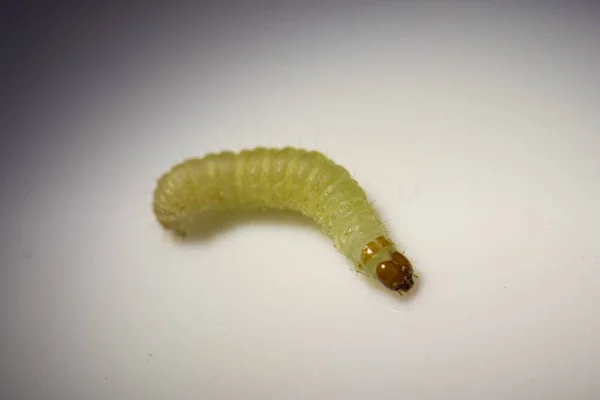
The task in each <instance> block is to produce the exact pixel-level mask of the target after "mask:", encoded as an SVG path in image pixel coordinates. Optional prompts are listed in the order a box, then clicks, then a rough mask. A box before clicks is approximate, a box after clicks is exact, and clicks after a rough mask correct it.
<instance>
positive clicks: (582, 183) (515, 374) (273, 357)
mask: <svg viewBox="0 0 600 400" xmlns="http://www.w3.org/2000/svg"><path fill="white" fill-rule="evenodd" d="M79 18H80V19H79V20H76V21H75V22H73V21H70V22H68V23H67V22H64V24H63V26H67V27H70V28H68V29H71V30H68V29H67V28H65V32H67V33H65V34H64V35H63V36H60V35H59V36H56V37H52V38H51V39H48V40H49V42H48V43H47V44H46V45H44V43H45V42H44V40H42V39H40V42H39V43H40V48H39V49H38V50H39V51H38V53H39V54H38V53H36V54H38V55H37V57H38V59H39V60H43V61H44V62H43V63H39V64H36V65H34V63H33V62H32V64H31V65H29V66H28V67H27V68H29V69H27V68H24V72H23V73H24V74H29V75H27V76H28V78H27V80H25V79H23V82H21V83H20V84H21V85H22V86H21V87H20V88H19V90H17V91H15V93H18V94H19V96H21V97H20V98H21V99H22V100H23V99H24V100H23V101H22V105H21V106H20V109H19V112H17V113H13V114H15V115H13V116H12V117H16V118H15V120H17V119H18V121H17V122H16V124H15V125H14V126H15V127H18V128H19V129H18V130H17V129H15V132H17V131H18V132H19V135H20V136H18V137H17V136H15V137H14V138H13V139H9V141H8V142H7V143H8V145H6V146H4V149H3V153H4V156H3V157H4V160H5V162H6V167H3V169H4V171H3V174H2V180H3V182H2V187H3V192H4V193H3V194H2V209H1V210H2V213H1V216H2V228H1V229H2V237H1V242H0V257H1V266H2V269H1V270H0V289H1V291H0V300H1V301H0V317H1V323H0V334H1V335H0V339H1V342H0V350H1V356H0V368H1V370H0V395H1V396H0V397H2V398H3V399H45V400H54V399H57V400H58V399H78V400H84V399H94V400H95V399H236V398H244V399H261V400H267V399H370V398H374V399H375V398H378V399H384V398H406V399H546V400H547V399H566V398H569V399H593V398H598V397H600V383H599V382H598V371H599V370H600V361H599V360H600V339H599V337H600V332H599V330H600V312H599V311H600V309H599V308H600V307H599V302H600V295H599V294H598V285H599V282H600V249H599V246H598V240H599V238H600V188H599V182H600V161H599V160H598V151H599V150H600V136H599V132H600V117H599V111H600V90H599V89H600V79H599V78H598V76H599V75H598V71H599V70H600V24H598V20H599V19H600V16H599V14H598V11H597V9H594V8H591V7H589V6H587V5H585V4H583V3H575V2H571V4H569V2H566V1H565V2H562V3H560V2H546V3H540V2H538V3H534V2H530V3H527V5H523V4H519V3H517V2H494V3H492V2H489V3H483V2H475V1H471V2H462V3H458V2H443V3H442V2H437V3H432V2H395V3H394V2H388V3H375V2H372V3H369V2H363V4H359V3H358V2H347V3H342V2H337V3H327V4H320V5H319V4H318V3H313V4H309V3H295V4H294V5H290V4H284V3H279V4H278V5H277V4H259V3H254V4H253V5H250V4H249V3H248V4H246V5H243V6H241V5H236V6H233V5H230V6H225V5H222V6H218V7H217V6H209V5H197V6H195V7H194V8H193V9H183V8H181V9H177V8H176V7H174V6H173V7H172V8H170V7H163V8H162V9H159V8H149V7H147V8H132V7H123V8H122V9H113V10H111V11H110V12H100V11H98V12H95V13H89V14H87V16H86V17H85V18H84V17H79ZM69 24H70V25H69ZM41 31H42V30H41V29H40V32H41ZM40 32H38V35H40V38H43V36H44V34H48V35H50V33H44V32H41V33H40ZM57 35H58V34H57ZM25 81H26V82H25ZM259 145H262V146H283V145H293V146H301V147H306V148H312V149H317V150H320V151H323V152H324V153H326V154H327V155H328V156H330V157H331V158H333V159H334V160H335V161H337V162H338V163H340V164H342V165H344V166H345V167H347V168H348V169H349V170H350V171H351V172H352V173H353V174H354V176H355V177H356V179H357V180H358V181H359V182H360V183H361V184H362V185H363V187H364V188H365V190H366V191H367V192H368V194H369V196H370V198H371V199H372V200H374V201H375V204H376V207H377V209H378V210H379V212H380V213H381V215H382V218H383V219H384V220H386V221H388V222H387V224H388V226H389V228H390V230H391V231H392V233H393V236H394V238H396V239H397V240H398V241H399V242H400V243H401V244H402V246H403V248H405V249H406V254H407V255H408V256H409V257H410V258H411V259H412V260H413V262H414V264H415V266H416V268H417V270H418V272H419V274H420V275H421V280H420V284H419V286H418V288H417V290H415V293H414V295H412V296H409V297H406V298H400V297H398V296H393V295H391V294H389V293H387V292H385V291H383V290H380V289H379V288H378V287H377V285H374V284H372V282H370V281H368V280H365V279H364V278H361V277H358V276H357V275H356V274H354V273H353V272H351V271H350V269H349V265H348V264H347V261H346V260H345V258H344V257H343V256H342V255H341V254H339V253H338V252H337V251H336V250H335V248H334V247H333V246H332V243H331V241H330V240H328V239H327V238H326V237H324V236H322V235H321V234H320V233H319V231H318V229H317V228H316V227H315V226H313V225H312V224H311V223H310V222H309V221H304V220H303V219H301V218H293V217H288V216H281V218H280V217H279V216H277V215H271V214H266V215H260V214H257V215H255V216H252V215H251V216H246V217H244V218H243V221H235V220H231V221H226V222H225V223H224V225H223V226H221V227H219V228H216V230H215V233H214V234H213V235H209V236H208V237H206V238H205V239H204V240H197V241H194V242H192V243H180V242H178V241H175V240H173V239H172V238H171V237H170V236H169V235H168V234H167V233H165V232H164V231H163V230H162V229H161V228H160V226H159V225H158V224H157V223H156V222H155V220H154V217H153V215H152V210H151V201H152V192H153V190H154V185H155V182H156V179H157V178H158V177H159V176H160V174H162V173H163V172H164V171H165V170H166V169H168V168H169V167H170V166H171V165H172V164H175V163H177V162H179V161H181V160H183V159H184V158H187V157H193V156H201V155H203V154H205V153H207V152H211V151H219V150H240V149H244V148H251V147H255V146H259ZM7 160H9V161H10V162H9V161H7Z"/></svg>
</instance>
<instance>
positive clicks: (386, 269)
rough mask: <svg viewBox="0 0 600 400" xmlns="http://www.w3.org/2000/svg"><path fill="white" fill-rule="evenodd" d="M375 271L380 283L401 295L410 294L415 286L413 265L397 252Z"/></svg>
mask: <svg viewBox="0 0 600 400" xmlns="http://www.w3.org/2000/svg"><path fill="white" fill-rule="evenodd" d="M375 271H376V273H377V279H379V282H381V283H382V284H383V285H384V286H385V287H386V288H388V289H390V290H393V291H397V292H400V294H402V293H404V292H408V291H409V290H410V289H411V288H412V287H413V285H414V280H413V276H414V272H413V267H412V264H411V263H410V261H408V258H406V257H405V256H404V255H403V254H401V253H399V252H397V251H395V252H393V253H392V255H391V259H390V260H387V261H383V262H381V263H379V264H378V265H377V268H376V269H375Z"/></svg>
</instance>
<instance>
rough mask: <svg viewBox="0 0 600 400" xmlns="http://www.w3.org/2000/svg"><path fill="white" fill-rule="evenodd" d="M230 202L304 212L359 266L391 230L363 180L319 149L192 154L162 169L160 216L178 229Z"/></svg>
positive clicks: (156, 197) (236, 205) (158, 195)
mask: <svg viewBox="0 0 600 400" xmlns="http://www.w3.org/2000/svg"><path fill="white" fill-rule="evenodd" d="M231 208H275V209H290V210H294V211H298V212H301V213H302V214H304V215H306V216H307V217H309V218H311V219H313V220H314V221H315V222H316V223H317V224H319V226H320V227H321V229H322V230H323V232H325V234H327V235H328V236H329V237H331V238H332V239H333V241H334V243H335V246H336V248H337V249H338V250H339V251H340V252H342V253H343V254H344V255H346V256H347V257H348V258H350V259H351V260H352V261H353V262H354V263H355V265H357V264H358V263H359V262H360V255H361V250H362V249H363V247H364V246H365V245H366V243H368V242H369V241H371V240H373V238H376V237H379V236H385V234H386V233H385V230H384V228H383V226H382V224H381V223H380V222H379V221H378V219H377V216H376V214H375V212H374V210H373V208H372V207H371V206H370V205H369V203H368V201H367V197H366V195H365V192H364V191H363V189H362V188H361V187H360V186H359V185H358V183H357V182H356V181H355V180H354V179H353V178H352V177H351V176H350V174H349V173H348V172H347V171H346V170H345V169H344V168H342V167H341V166H339V165H337V164H335V163H334V162H332V161H331V160H329V159H328V158H327V157H325V156H324V155H323V154H321V153H318V152H316V151H307V150H301V149H294V148H283V149H265V148H257V149H254V150H244V151H242V152H240V153H238V154H235V153H232V152H223V153H219V154H209V155H207V156H205V157H203V158H198V159H190V160H187V161H184V162H182V163H181V164H178V165H176V166H175V167H173V168H172V169H171V171H169V172H167V173H166V174H165V175H163V176H162V177H161V178H160V179H159V182H158V186H157V188H156V191H155V194H154V210H155V213H156V215H157V216H158V219H159V221H160V222H161V223H162V224H163V225H164V226H165V227H166V228H168V229H173V230H175V231H178V232H180V233H185V230H186V222H187V221H189V220H190V219H191V218H193V217H194V216H195V215H197V214H199V213H201V212H203V211H208V210H225V209H231Z"/></svg>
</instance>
